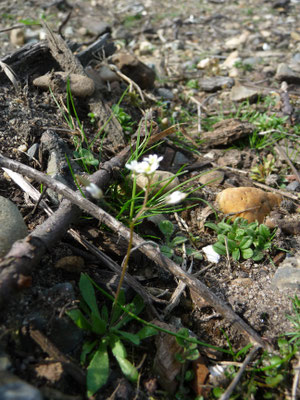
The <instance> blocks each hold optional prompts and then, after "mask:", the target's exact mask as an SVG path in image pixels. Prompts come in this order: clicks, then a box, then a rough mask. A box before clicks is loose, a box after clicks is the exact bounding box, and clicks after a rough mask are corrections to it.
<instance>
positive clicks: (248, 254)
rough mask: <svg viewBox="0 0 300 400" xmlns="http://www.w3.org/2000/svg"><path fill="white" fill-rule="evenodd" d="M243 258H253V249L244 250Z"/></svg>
mask: <svg viewBox="0 0 300 400" xmlns="http://www.w3.org/2000/svg"><path fill="white" fill-rule="evenodd" d="M242 256H243V258H244V259H245V260H248V258H251V257H252V256H253V250H252V249H244V250H242Z"/></svg>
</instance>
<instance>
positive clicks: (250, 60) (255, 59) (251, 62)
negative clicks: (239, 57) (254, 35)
mask: <svg viewBox="0 0 300 400" xmlns="http://www.w3.org/2000/svg"><path fill="white" fill-rule="evenodd" d="M261 62H262V58H261V57H248V58H245V59H243V64H246V65H247V64H248V65H256V64H259V63H261Z"/></svg>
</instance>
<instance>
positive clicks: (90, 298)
mask: <svg viewBox="0 0 300 400" xmlns="http://www.w3.org/2000/svg"><path fill="white" fill-rule="evenodd" d="M79 289H80V292H81V295H82V297H83V298H84V301H85V302H86V303H87V305H88V306H89V308H90V310H91V312H92V314H95V315H96V316H97V317H98V318H99V319H100V313H99V309H98V305H97V300H96V296H95V291H94V287H93V285H92V283H91V281H90V279H89V278H88V277H87V276H86V275H85V274H81V277H80V281H79Z"/></svg>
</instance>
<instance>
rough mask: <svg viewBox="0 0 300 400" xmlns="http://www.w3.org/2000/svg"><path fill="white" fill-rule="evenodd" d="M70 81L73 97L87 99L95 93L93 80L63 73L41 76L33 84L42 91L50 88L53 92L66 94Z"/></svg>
mask: <svg viewBox="0 0 300 400" xmlns="http://www.w3.org/2000/svg"><path fill="white" fill-rule="evenodd" d="M68 79H69V80H70V89H71V92H72V95H74V96H77V97H86V96H91V95H92V94H93V93H94V90H95V84H94V81H93V80H92V79H91V78H89V77H87V76H84V75H80V74H69V73H67V72H62V71H59V72H54V73H49V74H46V75H42V76H39V77H38V78H35V79H34V80H33V84H34V85H35V86H38V87H41V88H42V89H48V88H49V87H50V88H51V89H52V90H53V91H58V92H60V93H61V92H62V93H66V91H67V81H68Z"/></svg>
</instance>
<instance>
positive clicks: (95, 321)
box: [67, 274, 157, 396]
mask: <svg viewBox="0 0 300 400" xmlns="http://www.w3.org/2000/svg"><path fill="white" fill-rule="evenodd" d="M93 285H94V283H93V282H92V280H91V279H90V278H89V277H88V276H87V275H84V274H82V275H81V278H80V282H79V288H80V293H81V296H82V301H81V303H80V308H81V309H74V310H70V311H67V315H68V316H69V317H70V318H71V319H72V320H73V321H74V322H75V324H76V325H77V326H78V327H79V328H80V329H83V330H85V331H86V332H87V333H88V337H89V339H88V340H87V341H86V342H85V343H84V345H83V347H82V352H81V363H82V364H83V365H86V364H87V365H88V367H87V395H88V396H92V395H93V394H94V393H96V392H97V391H98V390H99V389H100V388H101V387H102V386H104V385H105V384H106V382H107V380H108V378H109V373H110V371H109V363H110V361H109V353H108V348H110V350H111V352H112V355H113V356H114V358H115V359H116V361H117V363H118V365H119V367H120V369H121V371H122V373H123V374H124V376H125V377H126V378H127V379H129V380H130V381H131V382H137V380H138V375H139V374H138V370H137V369H136V367H135V366H134V365H133V364H132V363H131V362H130V361H129V360H128V357H127V351H126V348H125V346H124V343H123V341H125V342H129V343H131V344H133V345H135V346H138V345H139V344H140V341H141V340H143V339H145V338H147V337H149V336H152V335H155V334H156V333H157V331H156V330H155V329H154V328H152V327H149V326H144V327H143V328H142V329H140V330H139V331H138V332H137V333H129V332H127V331H124V330H123V329H122V328H123V327H124V326H125V325H126V324H127V323H128V322H129V321H130V320H132V317H131V316H130V315H128V314H127V313H126V312H124V311H123V310H122V308H120V307H114V308H113V310H112V313H111V315H110V316H109V311H108V309H107V307H106V305H104V306H102V308H101V310H99V308H98V305H97V300H96V295H95V291H94V287H93ZM119 304H121V305H122V306H123V307H125V309H127V310H128V311H130V312H131V313H134V314H136V315H138V314H139V313H140V312H141V311H142V309H143V308H144V303H143V301H142V299H141V298H140V297H138V296H136V297H135V298H134V299H133V301H132V302H131V303H130V304H127V305H126V306H125V298H124V294H123V292H121V293H120V296H119Z"/></svg>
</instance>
